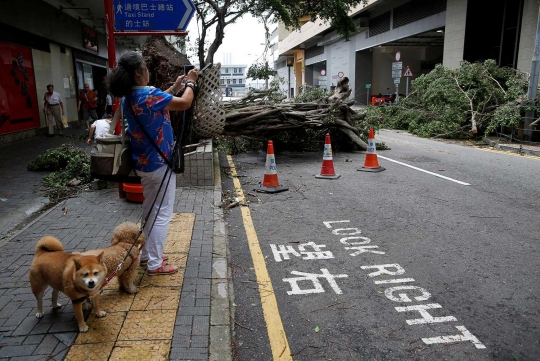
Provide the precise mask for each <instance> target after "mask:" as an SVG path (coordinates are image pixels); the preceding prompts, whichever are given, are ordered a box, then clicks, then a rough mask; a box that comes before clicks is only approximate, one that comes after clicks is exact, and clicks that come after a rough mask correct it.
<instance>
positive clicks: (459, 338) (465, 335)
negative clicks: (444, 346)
mask: <svg viewBox="0 0 540 361" xmlns="http://www.w3.org/2000/svg"><path fill="white" fill-rule="evenodd" d="M456 328H457V329H458V330H459V331H461V335H453V336H438V337H429V338H423V339H422V341H424V343H425V344H427V345H431V344H434V343H454V342H464V341H471V342H472V343H473V344H474V346H475V347H476V348H486V346H484V345H483V344H482V342H480V340H478V339H477V338H476V337H475V336H474V335H473V334H472V333H470V332H469V330H467V329H466V328H465V326H456Z"/></svg>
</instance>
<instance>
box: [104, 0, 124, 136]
mask: <svg viewBox="0 0 540 361" xmlns="http://www.w3.org/2000/svg"><path fill="white" fill-rule="evenodd" d="M104 6H105V35H106V36H107V55H108V58H109V59H108V61H109V73H110V72H111V71H112V70H113V69H114V68H116V44H115V42H114V11H113V0H104ZM119 104H120V99H118V98H114V102H113V114H114V113H115V112H116V109H117V108H118V105H119ZM121 123H122V122H121V121H120V122H117V123H116V128H115V130H114V132H115V134H120V133H121V128H120V126H121Z"/></svg>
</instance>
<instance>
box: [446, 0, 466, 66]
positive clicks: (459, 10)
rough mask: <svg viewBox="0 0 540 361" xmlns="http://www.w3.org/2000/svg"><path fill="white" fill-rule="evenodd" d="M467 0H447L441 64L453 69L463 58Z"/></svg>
mask: <svg viewBox="0 0 540 361" xmlns="http://www.w3.org/2000/svg"><path fill="white" fill-rule="evenodd" d="M466 19H467V0H447V3H446V26H445V30H444V53H443V65H444V66H445V67H447V68H451V69H455V68H458V67H459V63H460V62H461V61H462V60H463V48H464V45H465V20H466Z"/></svg>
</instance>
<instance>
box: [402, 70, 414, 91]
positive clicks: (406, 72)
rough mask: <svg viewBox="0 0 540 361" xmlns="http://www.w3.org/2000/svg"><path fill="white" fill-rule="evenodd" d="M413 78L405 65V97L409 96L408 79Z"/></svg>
mask: <svg viewBox="0 0 540 361" xmlns="http://www.w3.org/2000/svg"><path fill="white" fill-rule="evenodd" d="M413 76H414V74H413V72H412V71H411V68H409V66H408V65H407V69H405V73H403V77H405V78H407V86H406V88H405V96H408V95H409V78H412V77H413Z"/></svg>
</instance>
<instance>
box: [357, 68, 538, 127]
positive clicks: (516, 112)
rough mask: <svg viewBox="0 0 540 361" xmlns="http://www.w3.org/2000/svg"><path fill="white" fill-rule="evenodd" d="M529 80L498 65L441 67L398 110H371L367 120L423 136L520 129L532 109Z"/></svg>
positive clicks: (419, 82)
mask: <svg viewBox="0 0 540 361" xmlns="http://www.w3.org/2000/svg"><path fill="white" fill-rule="evenodd" d="M527 80H528V79H527V76H526V74H524V73H520V72H519V71H516V70H514V69H510V68H499V67H498V66H497V64H496V63H495V61H494V60H486V61H484V62H483V63H481V62H477V63H469V62H467V61H463V62H462V63H461V66H460V67H459V68H457V69H449V68H445V67H443V66H442V65H437V66H436V67H435V69H434V70H433V71H431V72H430V73H428V74H424V75H421V76H420V77H418V78H417V79H415V80H413V82H412V92H411V93H410V94H409V96H408V97H406V98H405V99H403V100H402V101H401V103H400V105H398V106H390V107H369V108H368V109H367V111H366V120H367V121H368V122H371V123H379V124H382V125H383V126H386V127H391V128H394V129H405V130H408V131H409V132H411V133H413V134H416V135H419V136H422V137H441V138H468V137H471V136H478V135H484V134H489V133H490V132H492V131H494V130H495V129H497V128H498V127H500V126H517V125H518V124H519V122H520V120H521V117H522V116H523V115H524V113H525V112H526V111H527V110H528V109H529V103H530V102H529V101H528V100H527Z"/></svg>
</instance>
